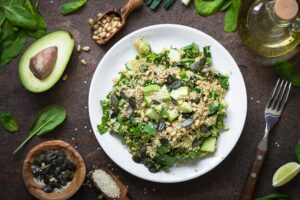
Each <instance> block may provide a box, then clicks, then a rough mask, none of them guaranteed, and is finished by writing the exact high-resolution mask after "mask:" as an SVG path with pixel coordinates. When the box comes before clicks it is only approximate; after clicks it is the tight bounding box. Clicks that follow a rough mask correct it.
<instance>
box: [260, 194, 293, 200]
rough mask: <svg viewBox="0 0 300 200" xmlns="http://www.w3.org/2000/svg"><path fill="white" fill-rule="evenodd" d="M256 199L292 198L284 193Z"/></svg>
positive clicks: (287, 199)
mask: <svg viewBox="0 0 300 200" xmlns="http://www.w3.org/2000/svg"><path fill="white" fill-rule="evenodd" d="M256 200H292V199H291V198H290V197H289V196H288V195H285V194H271V195H269V196H266V197H261V198H258V199H256Z"/></svg>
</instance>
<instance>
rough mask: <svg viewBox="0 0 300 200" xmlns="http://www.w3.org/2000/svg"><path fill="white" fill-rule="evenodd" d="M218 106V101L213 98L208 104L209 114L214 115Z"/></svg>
mask: <svg viewBox="0 0 300 200" xmlns="http://www.w3.org/2000/svg"><path fill="white" fill-rule="evenodd" d="M219 107H220V103H219V101H217V100H215V101H214V102H212V103H211V104H210V105H209V115H214V114H216V113H217V112H218V110H219Z"/></svg>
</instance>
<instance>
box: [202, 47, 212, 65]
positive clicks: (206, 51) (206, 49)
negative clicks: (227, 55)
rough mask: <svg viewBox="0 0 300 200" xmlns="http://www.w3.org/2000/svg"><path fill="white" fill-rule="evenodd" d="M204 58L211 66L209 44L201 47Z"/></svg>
mask: <svg viewBox="0 0 300 200" xmlns="http://www.w3.org/2000/svg"><path fill="white" fill-rule="evenodd" d="M203 54H204V58H206V65H207V66H211V64H212V56H211V52H210V46H205V47H203Z"/></svg>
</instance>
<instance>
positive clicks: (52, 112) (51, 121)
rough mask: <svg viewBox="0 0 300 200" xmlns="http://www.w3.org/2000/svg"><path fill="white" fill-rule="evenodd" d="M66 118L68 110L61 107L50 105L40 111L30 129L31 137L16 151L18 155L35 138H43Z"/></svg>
mask: <svg viewBox="0 0 300 200" xmlns="http://www.w3.org/2000/svg"><path fill="white" fill-rule="evenodd" d="M65 118H66V110H65V108H64V107H62V106H60V105H50V106H47V107H45V108H43V109H42V110H40V111H39V112H38V114H37V116H36V117H35V119H34V121H33V124H32V125H31V128H30V133H29V136H28V137H27V138H26V139H25V140H24V142H23V143H22V144H21V145H20V146H19V147H18V148H17V149H16V150H15V151H14V154H15V153H17V152H18V151H19V150H20V149H21V148H22V147H23V146H24V145H25V144H26V143H27V142H28V141H29V140H30V139H31V138H32V137H33V136H35V135H37V136H43V135H45V134H47V133H49V132H50V131H52V130H54V129H55V128H56V127H57V126H59V125H60V124H61V123H62V122H63V121H64V120H65Z"/></svg>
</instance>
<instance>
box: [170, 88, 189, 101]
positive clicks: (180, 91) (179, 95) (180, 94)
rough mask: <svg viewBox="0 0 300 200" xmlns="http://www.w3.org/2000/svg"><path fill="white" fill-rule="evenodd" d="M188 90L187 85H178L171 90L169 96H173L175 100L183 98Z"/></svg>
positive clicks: (186, 95)
mask: <svg viewBox="0 0 300 200" xmlns="http://www.w3.org/2000/svg"><path fill="white" fill-rule="evenodd" d="M188 91H189V89H188V87H185V86H184V87H180V88H178V89H176V90H173V91H172V92H171V97H173V98H174V99H176V100H179V99H185V98H187V97H188Z"/></svg>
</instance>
